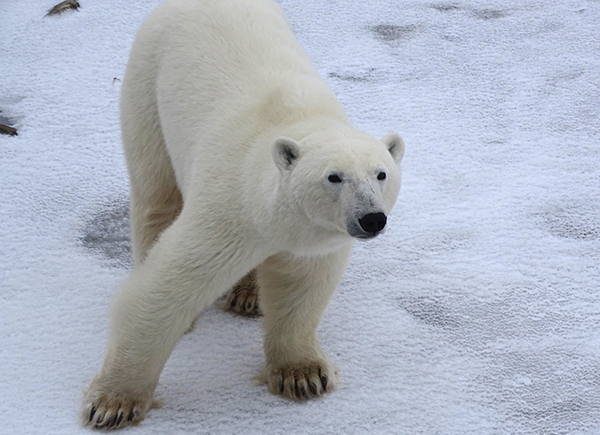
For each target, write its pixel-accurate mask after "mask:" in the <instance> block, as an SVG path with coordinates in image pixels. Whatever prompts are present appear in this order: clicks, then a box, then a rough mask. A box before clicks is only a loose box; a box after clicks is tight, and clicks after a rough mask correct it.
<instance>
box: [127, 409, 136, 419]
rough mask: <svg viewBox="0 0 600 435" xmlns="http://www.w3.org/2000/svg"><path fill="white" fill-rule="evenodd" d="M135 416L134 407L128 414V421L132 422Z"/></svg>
mask: <svg viewBox="0 0 600 435" xmlns="http://www.w3.org/2000/svg"><path fill="white" fill-rule="evenodd" d="M133 417H135V414H134V412H133V409H132V410H131V411H130V412H129V415H128V416H127V421H128V422H131V421H133Z"/></svg>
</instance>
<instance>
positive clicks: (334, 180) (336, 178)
mask: <svg viewBox="0 0 600 435" xmlns="http://www.w3.org/2000/svg"><path fill="white" fill-rule="evenodd" d="M327 180H328V181H329V182H330V183H341V182H342V179H341V177H340V176H339V175H337V174H331V175H330V176H329V177H327Z"/></svg>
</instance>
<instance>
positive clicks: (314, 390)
mask: <svg viewBox="0 0 600 435" xmlns="http://www.w3.org/2000/svg"><path fill="white" fill-rule="evenodd" d="M308 388H309V389H310V392H311V393H313V394H317V384H315V383H314V382H311V383H309V384H308Z"/></svg>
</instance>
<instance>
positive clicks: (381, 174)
mask: <svg viewBox="0 0 600 435" xmlns="http://www.w3.org/2000/svg"><path fill="white" fill-rule="evenodd" d="M385 177H386V175H385V172H380V173H379V174H377V179H378V180H385Z"/></svg>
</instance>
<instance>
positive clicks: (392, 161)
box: [82, 0, 404, 428]
mask: <svg viewBox="0 0 600 435" xmlns="http://www.w3.org/2000/svg"><path fill="white" fill-rule="evenodd" d="M121 113H122V115H121V119H122V131H123V142H124V146H125V152H126V158H127V164H128V169H129V173H130V181H131V202H132V204H131V214H132V216H131V217H132V231H133V253H134V260H135V270H134V271H133V273H132V274H131V276H130V277H129V278H128V279H127V281H126V282H125V283H124V284H123V286H122V288H121V289H120V290H119V292H118V294H117V296H116V298H115V301H114V306H113V311H112V316H111V327H110V336H109V343H108V350H107V353H106V356H105V359H104V365H103V367H102V369H101V371H100V372H99V373H98V375H97V376H96V378H95V379H94V381H93V382H92V384H91V385H90V387H89V388H88V390H87V391H86V394H85V397H84V403H83V406H84V408H83V413H82V419H83V422H84V424H86V425H90V426H92V427H98V428H111V427H123V426H125V425H127V424H135V423H137V422H139V421H141V420H142V419H143V417H144V415H145V412H146V411H147V409H148V408H149V407H150V405H151V403H152V395H153V392H154V389H155V387H156V385H157V383H158V379H159V376H160V373H161V371H162V369H163V366H164V364H165V363H166V361H167V359H168V358H169V356H170V354H171V351H172V350H173V348H174V346H175V344H176V343H177V341H178V340H179V338H180V337H181V336H182V334H183V333H184V332H185V331H186V330H187V329H188V328H189V327H190V324H191V323H192V321H193V319H194V318H195V317H196V316H197V315H198V314H199V313H200V312H201V311H202V310H204V309H205V308H206V307H208V306H209V305H210V304H212V303H213V302H214V301H215V300H216V299H217V298H218V297H219V296H221V295H222V294H223V293H225V292H226V291H227V290H228V289H230V288H231V287H232V286H233V285H234V284H235V283H236V282H237V281H238V280H239V279H240V278H242V277H243V276H244V275H246V274H247V273H248V272H249V271H251V270H252V269H254V268H256V270H257V280H258V284H259V288H260V304H261V308H262V311H263V312H264V316H265V319H264V322H265V331H266V333H265V334H266V336H265V354H266V367H265V370H264V372H263V377H264V380H265V381H266V382H267V383H268V384H269V387H270V389H271V391H273V392H275V393H280V394H283V395H286V396H290V397H295V398H306V397H313V396H318V395H320V394H321V393H322V392H323V391H326V390H330V389H331V388H332V387H334V386H335V383H336V375H335V372H334V370H333V367H332V366H331V364H330V362H329V361H328V360H327V358H326V357H325V356H324V355H323V353H322V352H321V349H320V346H319V343H318V339H317V335H316V328H317V325H318V323H319V321H320V318H321V316H322V314H323V312H324V310H325V308H326V306H327V304H328V302H329V300H330V298H331V296H332V294H333V292H334V290H335V289H336V287H337V286H338V284H339V281H340V279H341V277H342V274H343V272H344V270H345V268H346V264H347V260H348V257H349V255H350V252H351V248H352V243H353V240H354V238H353V237H351V234H352V236H355V237H361V235H360V234H359V235H357V231H358V232H359V233H360V232H361V231H362V230H361V229H360V225H359V224H358V221H359V219H361V217H363V216H365V215H366V214H369V213H378V212H379V213H383V214H385V215H387V214H389V212H390V210H391V209H392V206H393V205H394V202H395V201H396V197H397V194H398V191H399V188H400V171H399V168H398V166H397V163H399V162H400V160H401V159H402V155H403V153H404V143H403V142H402V139H401V138H400V136H398V135H397V134H395V133H391V134H389V135H387V136H386V137H385V138H384V140H383V141H379V140H376V139H374V138H372V137H371V136H369V135H367V134H366V133H363V132H360V131H357V130H355V129H353V128H352V126H351V125H350V122H349V120H348V118H347V117H346V115H345V114H344V112H343V110H342V108H341V107H340V104H339V103H338V101H337V99H336V98H335V96H334V95H333V94H332V93H331V91H330V90H329V89H328V88H327V86H326V85H325V84H324V82H323V81H322V80H321V78H320V77H319V75H318V74H317V72H316V70H315V68H314V67H313V65H312V63H311V62H310V60H309V58H308V57H307V55H306V54H305V52H304V51H303V50H302V49H301V48H300V46H299V45H298V44H297V42H296V40H295V39H294V37H293V35H292V32H291V30H290V27H289V25H288V23H287V21H286V19H285V17H284V15H283V13H282V12H281V10H280V9H279V7H278V6H277V4H276V3H275V2H272V1H271V0H201V1H193V0H168V1H166V2H165V3H163V4H162V5H160V6H159V7H158V8H157V9H156V10H155V12H154V13H153V14H152V15H151V16H150V17H149V18H148V19H147V20H146V21H145V23H144V24H143V25H142V27H141V29H140V31H139V33H138V35H137V37H136V40H135V43H134V45H133V48H132V51H131V57H130V61H129V64H128V66H127V72H126V75H125V78H124V80H123V93H122V99H121ZM381 172H385V174H386V178H385V180H378V179H377V176H378V174H380V173H381ZM333 173H335V174H338V175H339V176H340V177H341V179H342V181H341V182H340V183H332V182H330V181H329V179H328V176H329V175H330V174H333ZM357 228H358V229H357ZM363 235H364V234H363ZM324 379H325V380H324ZM92 415H93V418H90V416H92Z"/></svg>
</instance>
